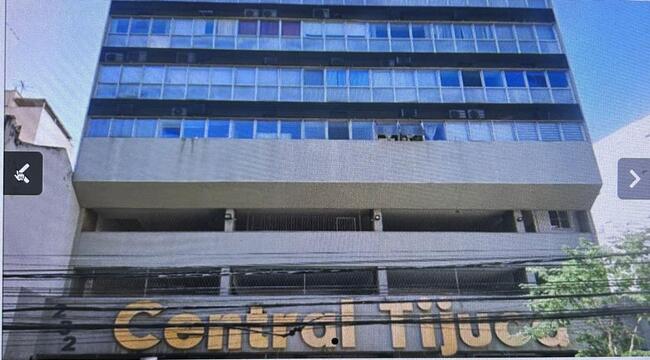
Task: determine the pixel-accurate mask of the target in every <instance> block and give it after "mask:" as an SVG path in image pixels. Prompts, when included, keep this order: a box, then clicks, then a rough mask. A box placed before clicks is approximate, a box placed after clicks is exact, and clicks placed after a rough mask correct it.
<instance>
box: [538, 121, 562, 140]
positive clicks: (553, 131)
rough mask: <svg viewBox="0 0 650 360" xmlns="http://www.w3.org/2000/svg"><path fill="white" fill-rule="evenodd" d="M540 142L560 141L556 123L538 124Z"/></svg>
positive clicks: (558, 127)
mask: <svg viewBox="0 0 650 360" xmlns="http://www.w3.org/2000/svg"><path fill="white" fill-rule="evenodd" d="M539 134H540V135H541V137H542V141H560V140H561V137H560V126H559V125H558V124H556V123H539Z"/></svg>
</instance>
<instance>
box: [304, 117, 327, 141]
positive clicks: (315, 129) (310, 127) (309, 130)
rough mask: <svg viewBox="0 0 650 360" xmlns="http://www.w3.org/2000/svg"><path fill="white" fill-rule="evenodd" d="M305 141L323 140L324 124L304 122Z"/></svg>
mask: <svg viewBox="0 0 650 360" xmlns="http://www.w3.org/2000/svg"><path fill="white" fill-rule="evenodd" d="M305 139H325V122H324V121H305Z"/></svg>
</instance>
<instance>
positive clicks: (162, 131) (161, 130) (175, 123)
mask: <svg viewBox="0 0 650 360" xmlns="http://www.w3.org/2000/svg"><path fill="white" fill-rule="evenodd" d="M180 136H181V121H180V120H161V121H160V124H159V126H158V137H161V138H177V137H180Z"/></svg>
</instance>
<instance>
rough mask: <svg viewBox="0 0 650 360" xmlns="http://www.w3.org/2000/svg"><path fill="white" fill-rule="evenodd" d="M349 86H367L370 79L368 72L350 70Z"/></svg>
mask: <svg viewBox="0 0 650 360" xmlns="http://www.w3.org/2000/svg"><path fill="white" fill-rule="evenodd" d="M350 85H351V86H369V85H370V78H369V75H368V70H350Z"/></svg>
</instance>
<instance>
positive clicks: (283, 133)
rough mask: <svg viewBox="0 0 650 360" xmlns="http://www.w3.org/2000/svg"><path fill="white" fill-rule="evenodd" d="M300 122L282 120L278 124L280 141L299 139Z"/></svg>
mask: <svg viewBox="0 0 650 360" xmlns="http://www.w3.org/2000/svg"><path fill="white" fill-rule="evenodd" d="M300 125H301V122H300V121H291V120H282V121H281V122H280V139H291V140H298V139H300V133H301V131H300V130H301V129H300Z"/></svg>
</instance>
